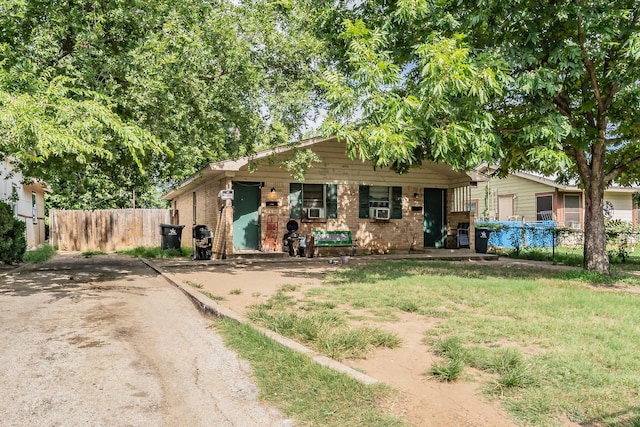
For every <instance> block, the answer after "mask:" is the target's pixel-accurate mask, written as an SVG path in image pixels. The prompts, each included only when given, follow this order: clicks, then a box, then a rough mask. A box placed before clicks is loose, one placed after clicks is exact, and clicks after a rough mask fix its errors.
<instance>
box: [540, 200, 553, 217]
mask: <svg viewBox="0 0 640 427" xmlns="http://www.w3.org/2000/svg"><path fill="white" fill-rule="evenodd" d="M551 220H553V196H552V195H545V196H536V221H551Z"/></svg>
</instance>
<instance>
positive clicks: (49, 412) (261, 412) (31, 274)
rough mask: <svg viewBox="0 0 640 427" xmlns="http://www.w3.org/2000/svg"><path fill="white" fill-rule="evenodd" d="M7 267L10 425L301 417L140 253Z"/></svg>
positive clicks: (5, 394) (0, 397) (4, 418)
mask: <svg viewBox="0 0 640 427" xmlns="http://www.w3.org/2000/svg"><path fill="white" fill-rule="evenodd" d="M1 274H2V275H0V366H2V369H1V370H0V426H33V425H47V426H71V425H74V426H75V425H91V426H103V425H104V426H112V425H119V426H162V425H165V426H178V425H189V426H213V425H215V426H243V427H244V426H291V425H293V423H292V421H291V420H287V419H285V418H284V417H283V416H282V414H280V413H279V412H278V411H277V410H275V409H273V408H269V407H267V406H265V405H264V404H262V403H260V402H258V401H257V400H256V399H257V389H256V386H255V385H254V384H253V383H252V382H251V380H250V372H249V368H248V365H247V364H245V363H244V362H242V361H240V360H238V358H237V357H236V355H235V353H232V352H231V351H229V350H227V349H226V348H225V347H224V346H223V343H222V340H221V338H220V337H219V336H218V334H217V333H215V331H213V330H212V329H210V328H209V324H210V322H209V321H207V320H206V319H205V318H203V317H202V316H201V315H200V314H199V313H198V311H197V310H196V309H195V308H194V307H193V305H192V304H191V302H190V301H189V300H188V299H187V298H186V297H185V296H184V295H183V294H182V292H181V291H180V290H178V289H176V288H174V287H173V286H171V285H169V284H168V283H167V282H166V281H165V280H164V279H162V278H161V277H159V276H157V275H156V273H155V272H153V271H152V270H151V269H149V268H148V267H147V266H146V265H144V264H143V263H142V262H140V261H139V260H136V259H133V258H130V257H125V256H119V255H101V256H96V257H93V258H90V259H85V258H83V257H82V256H80V255H78V254H59V255H56V256H55V257H54V258H53V259H51V260H49V261H47V262H45V263H42V264H36V265H29V266H26V267H25V268H21V269H18V270H16V271H13V272H12V273H9V274H6V273H1Z"/></svg>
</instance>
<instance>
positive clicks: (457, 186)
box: [163, 138, 473, 254]
mask: <svg viewBox="0 0 640 427" xmlns="http://www.w3.org/2000/svg"><path fill="white" fill-rule="evenodd" d="M298 147H299V148H305V149H311V150H312V151H313V152H314V153H315V154H316V155H317V156H318V157H319V158H320V160H321V162H320V163H314V164H313V165H312V167H311V168H310V169H309V170H308V171H307V173H306V175H305V181H304V182H298V181H295V180H294V179H293V178H292V177H291V174H290V173H289V172H288V171H287V170H285V169H284V168H282V167H280V165H281V164H282V161H284V160H286V159H287V158H288V157H290V156H291V154H292V149H291V148H290V147H281V148H278V149H275V150H269V151H264V152H261V153H258V154H256V155H255V156H252V157H251V158H243V159H239V160H235V161H222V162H217V163H211V164H210V165H208V166H207V167H205V168H203V169H202V170H201V171H200V172H199V173H197V174H196V175H194V176H193V177H191V178H190V179H188V180H186V181H185V182H183V183H182V184H181V185H180V186H179V187H178V188H176V189H175V190H173V191H171V192H170V193H168V194H166V195H165V196H164V197H163V198H164V199H166V200H169V201H170V202H171V209H172V218H173V219H172V222H173V223H174V224H186V225H188V226H191V225H196V224H198V225H200V224H202V225H207V226H208V227H209V228H211V229H212V230H213V231H214V241H215V240H216V238H218V239H220V238H223V239H224V241H225V244H226V253H227V254H229V253H238V252H242V251H254V250H260V251H282V250H283V242H282V240H283V236H284V234H285V233H287V224H288V223H289V222H290V221H292V220H293V221H295V222H296V223H297V225H298V227H299V230H298V232H299V233H300V234H301V235H309V234H310V233H312V232H314V231H316V232H317V231H350V232H351V235H352V238H353V239H354V240H357V244H358V246H359V247H360V248H364V249H365V250H368V251H371V252H380V253H385V252H389V251H399V250H402V251H404V250H409V249H419V248H424V247H427V248H438V247H445V246H447V241H448V242H449V244H451V242H455V240H456V239H455V233H456V229H457V225H458V223H464V222H466V223H469V222H472V221H471V217H470V213H469V212H465V211H463V207H464V205H465V203H466V202H468V198H469V197H468V196H469V182H470V181H471V178H470V176H469V175H467V174H465V173H460V172H456V171H454V170H452V169H451V167H449V166H448V165H445V164H436V163H433V162H425V163H424V165H423V166H422V167H420V168H414V169H411V170H410V171H409V172H408V173H406V174H402V175H400V174H397V173H395V172H393V171H391V170H381V169H378V170H374V169H373V167H372V165H371V164H370V163H366V162H362V161H359V160H351V159H349V158H348V157H347V155H346V153H345V145H344V144H343V143H341V142H339V141H338V140H337V139H335V138H329V139H320V138H315V139H309V140H305V141H302V142H301V144H300V145H299V146H298ZM222 190H226V191H225V192H222V193H221V191H222ZM229 190H233V200H226V199H227V198H228V197H231V191H229ZM471 227H473V224H471ZM471 231H472V230H471ZM187 235H189V236H190V235H191V232H190V230H189V228H187V231H186V233H185V234H184V235H183V239H182V244H183V245H185V246H188V245H189V244H190V241H191V240H190V239H187V238H186V237H187ZM214 246H215V244H214ZM471 248H473V242H471ZM214 252H215V249H214Z"/></svg>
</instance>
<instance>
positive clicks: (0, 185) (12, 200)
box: [0, 160, 47, 248]
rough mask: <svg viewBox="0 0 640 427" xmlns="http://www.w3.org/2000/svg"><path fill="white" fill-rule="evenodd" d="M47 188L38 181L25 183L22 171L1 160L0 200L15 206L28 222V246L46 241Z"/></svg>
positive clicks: (19, 214) (17, 214)
mask: <svg viewBox="0 0 640 427" xmlns="http://www.w3.org/2000/svg"><path fill="white" fill-rule="evenodd" d="M46 191H47V188H46V187H45V186H43V185H41V184H38V183H32V184H25V183H24V179H23V176H22V174H21V173H20V172H16V171H14V170H13V168H12V167H11V165H10V164H9V163H8V162H7V161H4V160H3V161H0V200H2V201H3V202H6V203H8V204H10V205H11V206H13V211H14V214H15V216H16V218H18V219H19V220H21V221H24V222H25V224H26V240H27V247H29V248H33V247H36V246H38V245H41V244H43V243H44V242H45V239H46V236H45V226H44V219H45V216H44V193H45V192H46Z"/></svg>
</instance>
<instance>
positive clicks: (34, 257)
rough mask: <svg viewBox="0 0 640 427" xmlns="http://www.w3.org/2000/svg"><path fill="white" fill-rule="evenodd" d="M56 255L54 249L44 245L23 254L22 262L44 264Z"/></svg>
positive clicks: (46, 244)
mask: <svg viewBox="0 0 640 427" xmlns="http://www.w3.org/2000/svg"><path fill="white" fill-rule="evenodd" d="M55 254H56V248H54V247H53V246H51V245H49V244H48V243H45V244H44V245H42V246H40V247H38V248H36V249H32V250H30V251H27V252H26V253H25V254H24V257H23V261H26V262H36V263H37V262H44V261H46V260H48V259H50V258H52V257H53V256H54V255H55Z"/></svg>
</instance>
